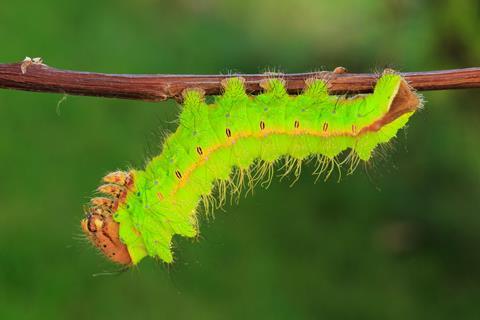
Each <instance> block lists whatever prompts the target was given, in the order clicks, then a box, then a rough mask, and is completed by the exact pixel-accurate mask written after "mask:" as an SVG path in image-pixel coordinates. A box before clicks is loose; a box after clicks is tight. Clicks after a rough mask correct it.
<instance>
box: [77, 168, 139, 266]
mask: <svg viewBox="0 0 480 320" xmlns="http://www.w3.org/2000/svg"><path fill="white" fill-rule="evenodd" d="M103 181H104V182H106V183H107V184H105V185H102V186H100V187H99V188H98V191H100V192H102V193H105V194H107V195H108V196H110V197H108V198H107V197H97V198H93V199H92V200H91V204H92V206H91V207H90V209H89V210H88V213H87V217H86V218H85V219H83V220H82V222H81V225H82V230H83V232H84V233H85V234H86V235H87V237H88V239H89V240H90V241H91V242H92V244H93V245H94V246H95V247H97V248H98V249H99V250H100V251H101V252H102V253H103V254H104V255H105V256H106V257H107V258H108V259H110V260H111V261H113V262H115V263H119V264H123V265H130V264H131V263H132V259H131V258H130V254H129V253H128V249H127V247H126V246H125V244H123V243H122V241H121V240H120V236H119V231H118V230H119V224H118V222H116V221H115V220H113V218H112V215H113V213H114V212H115V211H116V210H117V208H118V205H119V204H121V203H122V202H123V201H124V200H125V197H126V194H127V191H128V188H129V187H130V186H131V184H132V179H131V175H130V174H129V173H126V172H122V171H117V172H113V173H110V174H108V175H107V176H106V177H105V178H104V179H103Z"/></svg>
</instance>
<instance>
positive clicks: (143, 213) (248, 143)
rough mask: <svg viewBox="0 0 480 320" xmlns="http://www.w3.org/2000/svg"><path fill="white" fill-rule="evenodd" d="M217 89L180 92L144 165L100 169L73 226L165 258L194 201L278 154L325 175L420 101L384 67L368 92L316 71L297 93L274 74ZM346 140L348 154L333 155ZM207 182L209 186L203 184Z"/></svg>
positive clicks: (111, 248)
mask: <svg viewBox="0 0 480 320" xmlns="http://www.w3.org/2000/svg"><path fill="white" fill-rule="evenodd" d="M223 86H224V93H223V95H221V96H218V97H216V98H215V102H214V103H212V104H206V103H205V101H204V99H203V98H204V97H203V94H202V92H201V91H200V90H195V89H191V90H187V91H185V92H184V97H183V98H184V101H183V110H182V112H181V114H180V116H179V126H178V128H177V130H176V131H175V132H174V133H173V134H172V135H170V136H169V137H168V138H167V139H166V140H165V141H164V145H163V150H162V152H161V154H160V155H158V156H156V157H154V158H153V159H151V161H150V162H149V163H148V164H147V166H146V168H145V169H144V170H129V171H128V172H123V171H117V172H113V173H111V174H109V175H107V176H106V177H104V178H103V181H104V182H105V184H104V185H102V186H101V187H100V188H99V189H98V190H99V191H100V192H101V193H104V194H105V195H106V197H97V198H93V199H92V201H91V206H90V207H89V209H88V212H87V217H86V218H85V219H84V220H83V221H82V228H83V230H84V232H85V233H86V234H87V236H88V237H89V239H90V240H91V241H92V242H93V244H94V245H95V246H96V247H98V248H99V249H100V250H101V251H102V252H103V253H104V254H105V255H106V256H107V257H108V258H109V259H110V260H112V261H114V262H117V263H120V264H125V265H132V264H137V263H138V262H139V261H140V260H142V259H143V258H144V257H146V256H152V257H157V258H159V259H161V260H163V261H164V262H167V263H169V262H172V261H173V255H172V250H171V244H172V237H173V236H174V235H180V236H184V237H195V236H196V235H197V234H198V228H197V211H198V206H199V204H200V203H201V202H203V203H204V206H205V207H207V208H208V206H210V205H211V204H212V201H215V200H216V201H217V203H218V202H220V203H221V202H223V200H224V199H225V192H226V190H229V191H230V192H231V193H232V194H237V193H239V192H240V190H241V189H242V184H243V183H247V184H248V186H249V187H252V186H253V185H254V184H255V183H256V182H258V181H261V180H264V179H265V178H267V179H270V178H271V175H272V170H273V163H274V162H275V161H277V160H278V159H281V158H284V159H286V173H289V172H293V173H294V174H295V175H298V174H299V170H300V166H301V163H302V161H306V160H310V159H314V160H316V161H317V163H318V169H317V171H316V173H318V174H320V173H325V174H326V175H328V174H329V172H330V171H331V170H332V168H333V167H334V166H339V165H343V166H345V163H348V165H349V170H353V169H354V168H355V166H356V164H358V163H359V162H360V161H368V160H369V159H370V158H371V155H372V151H373V150H374V149H375V148H376V147H377V146H378V145H379V144H382V143H386V142H388V141H389V140H390V139H392V138H393V137H394V136H395V135H396V133H397V131H398V130H399V129H401V128H402V127H404V126H405V124H406V123H407V121H408V119H409V118H410V116H411V115H412V114H413V113H414V112H415V111H416V110H417V109H418V108H419V107H420V105H421V98H420V97H419V96H418V95H417V94H416V93H415V92H413V91H412V90H411V88H410V87H409V85H408V84H407V83H406V81H405V80H404V79H403V78H402V77H401V76H400V75H398V74H395V73H393V72H391V71H386V72H384V73H383V74H382V75H381V76H380V78H379V79H378V81H377V83H376V85H375V89H374V92H373V93H372V94H368V95H358V96H355V97H351V98H347V97H342V96H332V95H329V94H328V91H327V83H326V82H325V81H324V80H322V79H309V80H308V81H307V83H306V88H305V90H304V92H303V93H302V94H300V95H296V96H291V95H288V93H287V91H286V89H285V86H284V83H283V82H282V80H281V79H275V78H274V79H270V80H266V81H265V82H264V83H263V84H262V87H263V88H264V89H265V90H264V92H263V93H262V94H260V95H258V96H250V95H248V94H247V93H246V92H245V88H244V81H243V79H242V78H229V79H228V80H225V81H224V83H223ZM347 149H350V150H351V151H350V153H349V154H348V156H347V160H348V161H342V163H340V162H339V161H337V157H338V156H339V154H340V153H342V152H343V151H345V150H347ZM214 190H216V191H215V192H213V191H214Z"/></svg>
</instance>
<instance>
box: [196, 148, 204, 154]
mask: <svg viewBox="0 0 480 320" xmlns="http://www.w3.org/2000/svg"><path fill="white" fill-rule="evenodd" d="M197 153H198V154H199V155H202V154H203V150H202V147H197Z"/></svg>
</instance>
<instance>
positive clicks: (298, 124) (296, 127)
mask: <svg viewBox="0 0 480 320" xmlns="http://www.w3.org/2000/svg"><path fill="white" fill-rule="evenodd" d="M293 127H294V128H295V129H298V128H299V127H300V122H299V121H298V120H295V123H294V124H293Z"/></svg>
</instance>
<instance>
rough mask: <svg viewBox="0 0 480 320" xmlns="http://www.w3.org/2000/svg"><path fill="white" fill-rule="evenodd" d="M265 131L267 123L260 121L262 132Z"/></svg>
mask: <svg viewBox="0 0 480 320" xmlns="http://www.w3.org/2000/svg"><path fill="white" fill-rule="evenodd" d="M264 129H265V122H263V121H260V130H264Z"/></svg>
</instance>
